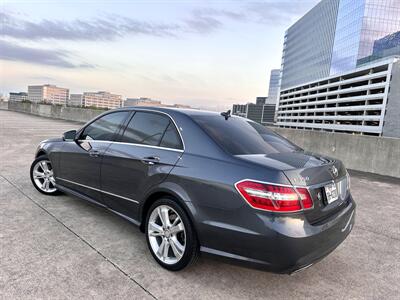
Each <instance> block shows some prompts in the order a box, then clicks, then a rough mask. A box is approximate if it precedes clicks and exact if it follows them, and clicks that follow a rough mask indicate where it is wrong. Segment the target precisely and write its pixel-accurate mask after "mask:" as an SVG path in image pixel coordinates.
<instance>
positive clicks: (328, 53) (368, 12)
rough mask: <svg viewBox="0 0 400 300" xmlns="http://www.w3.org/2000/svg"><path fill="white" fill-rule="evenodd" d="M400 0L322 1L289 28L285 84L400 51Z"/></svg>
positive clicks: (283, 67)
mask: <svg viewBox="0 0 400 300" xmlns="http://www.w3.org/2000/svg"><path fill="white" fill-rule="evenodd" d="M399 31H400V1H398V0H322V1H321V2H319V3H318V4H317V5H316V6H314V7H313V8H312V9H311V10H310V11H309V12H308V13H306V14H305V15H304V16H303V17H302V18H301V19H300V20H298V21H297V22H296V23H294V24H293V25H292V26H291V27H289V28H288V30H287V31H286V33H285V37H284V44H283V52H282V62H281V84H280V86H281V88H282V89H287V88H289V87H291V86H296V85H299V84H301V83H305V82H309V81H313V80H318V79H320V78H324V77H327V76H329V75H335V74H338V73H343V72H349V71H352V70H354V69H355V68H357V67H359V66H362V65H365V64H367V63H369V62H373V61H375V60H378V59H382V58H385V57H389V56H393V55H400V46H399V35H398V32H399Z"/></svg>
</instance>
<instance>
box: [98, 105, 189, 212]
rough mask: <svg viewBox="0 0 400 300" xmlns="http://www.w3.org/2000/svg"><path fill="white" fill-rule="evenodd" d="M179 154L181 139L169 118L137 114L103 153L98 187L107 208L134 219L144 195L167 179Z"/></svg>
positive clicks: (181, 147) (181, 149)
mask: <svg viewBox="0 0 400 300" xmlns="http://www.w3.org/2000/svg"><path fill="white" fill-rule="evenodd" d="M182 153H183V142H182V139H181V136H180V134H179V133H178V129H177V128H176V126H175V123H174V122H173V120H172V119H171V118H170V117H169V116H168V115H165V114H161V113H157V112H145V111H137V112H136V113H135V114H134V115H133V117H132V119H131V120H130V121H129V123H128V125H127V126H126V128H125V130H124V132H123V133H122V134H121V136H120V138H119V140H118V141H117V142H114V143H112V144H111V146H110V147H109V148H108V149H107V150H106V152H105V154H104V158H103V163H102V167H101V187H102V189H103V190H104V191H105V194H104V199H105V203H106V205H107V206H109V207H110V208H111V209H113V210H115V211H118V212H120V213H122V214H124V215H126V216H129V217H131V218H133V219H137V213H138V208H139V206H138V204H139V201H140V199H142V197H143V195H144V193H145V192H146V191H147V190H148V189H149V188H150V187H151V186H153V185H155V184H157V183H160V182H162V181H163V180H164V179H165V178H166V176H167V175H168V174H169V173H170V171H171V170H172V168H173V167H174V166H175V164H176V163H177V161H178V159H179V158H180V156H181V155H182Z"/></svg>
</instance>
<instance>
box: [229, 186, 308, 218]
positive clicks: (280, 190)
mask: <svg viewBox="0 0 400 300" xmlns="http://www.w3.org/2000/svg"><path fill="white" fill-rule="evenodd" d="M236 188H237V190H238V191H239V193H240V194H241V195H242V196H243V198H245V199H246V201H247V202H248V203H249V204H250V205H251V206H252V207H254V208H258V209H263V210H267V211H276V212H295V211H300V210H302V209H308V208H312V207H313V202H312V199H311V197H310V194H309V193H308V190H307V189H306V188H297V189H296V190H295V189H294V188H292V187H288V186H281V185H272V184H265V183H259V182H254V181H248V180H246V181H242V182H238V183H237V184H236ZM296 191H297V192H296Z"/></svg>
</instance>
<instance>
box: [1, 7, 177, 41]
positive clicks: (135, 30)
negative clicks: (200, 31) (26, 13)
mask: <svg viewBox="0 0 400 300" xmlns="http://www.w3.org/2000/svg"><path fill="white" fill-rule="evenodd" d="M0 22H1V24H2V26H1V27H0V35H2V36H3V37H11V38H16V39H29V40H40V39H58V40H89V41H95V40H111V39H114V38H117V37H121V36H124V35H125V34H145V35H153V36H172V35H174V34H175V32H176V31H177V30H178V29H179V26H178V25H174V24H155V23H150V22H141V21H137V20H134V19H130V18H126V17H121V16H118V17H117V16H115V17H114V18H112V21H109V20H106V19H100V18H97V19H92V20H80V19H77V20H74V21H70V22H67V21H52V20H47V19H43V20H41V21H39V22H32V21H25V20H21V19H18V18H16V17H14V16H12V15H10V14H6V13H4V12H1V13H0Z"/></svg>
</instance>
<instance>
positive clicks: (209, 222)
mask: <svg viewBox="0 0 400 300" xmlns="http://www.w3.org/2000/svg"><path fill="white" fill-rule="evenodd" d="M133 109H135V110H146V111H147V110H151V111H154V110H155V111H157V112H159V113H167V114H168V115H170V116H171V118H172V119H173V120H174V121H175V122H176V125H177V127H178V130H179V131H180V133H181V135H182V138H183V141H184V144H185V150H184V151H173V150H168V149H162V148H159V147H144V146H137V145H132V144H123V143H118V142H115V143H113V142H110V143H100V142H93V143H90V142H88V143H90V144H91V146H92V148H93V147H95V148H96V149H98V150H99V151H101V152H102V153H101V154H103V155H100V156H99V157H91V156H90V155H89V153H88V152H89V151H87V150H88V148H84V147H83V145H82V144H80V143H79V142H65V141H62V140H61V139H57V140H48V141H45V142H43V143H41V145H40V146H39V148H38V151H37V154H40V153H47V154H48V155H49V157H50V159H51V161H52V163H53V166H54V170H55V175H56V177H58V179H57V186H58V188H59V189H60V190H63V191H65V192H68V193H72V194H74V195H79V196H80V197H81V198H83V199H86V200H89V199H90V200H92V201H97V202H99V203H102V205H104V206H106V207H107V208H108V209H110V210H112V211H114V212H117V213H118V214H122V215H123V216H124V217H126V218H127V219H129V220H130V221H132V222H133V223H135V224H138V225H141V224H142V222H143V213H144V212H145V208H146V207H147V205H148V204H149V202H148V201H150V200H151V199H154V198H153V197H152V195H159V193H163V194H164V195H169V196H171V197H174V199H175V200H176V201H178V202H179V203H180V204H181V205H182V207H183V208H184V209H185V210H186V212H187V213H188V214H189V216H190V218H191V220H192V222H193V224H194V227H195V229H196V232H197V234H198V238H199V242H200V245H201V248H200V249H201V250H202V251H203V252H205V253H210V254H215V255H219V256H223V257H228V258H234V259H236V260H237V261H246V262H247V263H255V264H256V265H262V266H263V267H264V268H266V269H268V270H270V271H274V272H286V273H287V272H292V271H294V270H297V269H299V268H302V267H304V266H307V265H309V264H311V263H313V262H315V261H316V260H319V259H321V258H323V257H324V256H326V255H327V254H329V253H330V252H331V251H332V250H333V249H335V248H336V246H337V245H339V244H340V243H341V242H342V241H343V240H344V239H345V238H346V236H347V235H348V234H349V232H350V231H351V227H352V224H353V222H354V209H355V203H354V201H353V199H352V197H351V195H350V194H349V195H348V197H347V198H346V199H345V200H344V201H341V202H340V204H338V205H335V206H326V207H325V206H322V205H321V203H318V199H316V197H315V194H314V191H313V188H310V193H311V194H312V195H313V196H314V199H313V200H314V205H315V209H313V210H310V211H307V212H298V213H279V214H277V213H270V212H266V211H261V210H256V209H253V208H251V207H250V206H249V205H248V204H247V203H246V201H245V200H244V199H243V198H242V197H241V196H240V195H239V193H238V192H237V191H236V189H235V186H234V184H235V183H236V182H238V181H240V180H243V179H253V180H258V181H264V182H269V183H278V184H286V185H291V184H292V183H293V184H294V185H296V186H305V185H307V186H310V185H314V184H317V183H318V184H320V183H324V182H327V181H331V180H333V177H332V175H331V172H330V171H329V170H330V168H331V167H332V165H333V164H334V165H335V166H336V167H337V168H338V170H339V176H338V178H339V177H343V175H344V174H345V168H344V166H343V165H342V164H341V162H340V161H337V160H333V159H329V158H323V157H320V156H316V155H313V154H311V153H302V154H293V155H299V156H298V157H293V155H292V156H290V155H287V156H282V157H276V158H271V157H265V156H264V157H261V156H252V157H242V156H236V157H235V156H232V155H229V154H227V153H226V152H224V151H223V150H222V149H221V148H219V146H218V145H217V144H215V142H214V141H213V140H212V139H211V138H210V137H208V136H207V135H206V133H205V132H204V131H203V130H202V129H201V128H200V127H199V126H198V125H197V124H196V123H195V122H194V121H192V119H191V115H194V114H207V113H206V112H201V111H180V110H173V109H164V108H132V110H133ZM78 135H79V132H78ZM116 139H118V137H116ZM85 149H86V150H85ZM103 151H104V153H103ZM148 156H158V157H160V161H159V163H156V164H154V165H148V164H146V163H144V162H142V159H143V158H145V157H148ZM174 165H175V166H174ZM99 170H101V171H99ZM63 176H64V177H67V178H64V179H68V180H71V181H75V182H78V183H81V184H85V185H93V187H95V186H96V184H99V190H102V191H104V192H101V193H100V192H98V191H93V190H92V191H88V189H86V188H82V187H81V186H77V185H75V184H70V183H68V182H66V181H63V180H61V179H59V178H60V177H61V178H63ZM89 177H91V178H89ZM305 177H308V179H309V180H308V181H307V182H305V181H304V180H303V181H302V179H304V178H305ZM111 194H116V195H118V196H119V197H116V196H114V195H111ZM121 197H124V198H121ZM128 198H129V200H127V199H128ZM136 202H137V203H136ZM349 224H350V225H349ZM346 225H347V226H346Z"/></svg>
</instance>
